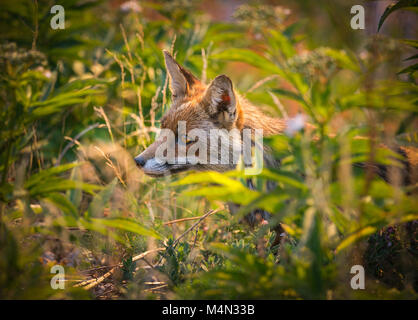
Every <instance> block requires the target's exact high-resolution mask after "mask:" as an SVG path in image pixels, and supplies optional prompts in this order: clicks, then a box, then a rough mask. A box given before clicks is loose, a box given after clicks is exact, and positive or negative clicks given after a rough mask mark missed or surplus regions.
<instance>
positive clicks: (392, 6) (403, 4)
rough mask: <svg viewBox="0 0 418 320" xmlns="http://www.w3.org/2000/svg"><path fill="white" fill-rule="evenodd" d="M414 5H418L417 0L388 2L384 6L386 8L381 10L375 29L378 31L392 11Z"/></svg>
mask: <svg viewBox="0 0 418 320" xmlns="http://www.w3.org/2000/svg"><path fill="white" fill-rule="evenodd" d="M416 6H418V0H399V1H398V2H397V3H395V4H390V5H389V6H387V7H386V10H385V11H384V12H383V14H382V16H381V17H380V20H379V25H378V28H377V31H380V28H381V27H382V25H383V22H385V20H386V18H387V17H388V16H389V15H390V14H391V13H393V12H394V11H396V10H399V9H402V8H407V7H416Z"/></svg>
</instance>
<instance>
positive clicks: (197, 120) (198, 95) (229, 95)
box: [135, 51, 286, 244]
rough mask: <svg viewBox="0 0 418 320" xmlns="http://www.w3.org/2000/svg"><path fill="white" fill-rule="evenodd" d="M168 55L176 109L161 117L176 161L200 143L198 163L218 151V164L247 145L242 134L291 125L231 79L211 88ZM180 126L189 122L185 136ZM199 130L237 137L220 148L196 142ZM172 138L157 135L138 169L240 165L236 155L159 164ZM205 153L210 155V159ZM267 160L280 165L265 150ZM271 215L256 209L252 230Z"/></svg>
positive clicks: (153, 172)
mask: <svg viewBox="0 0 418 320" xmlns="http://www.w3.org/2000/svg"><path fill="white" fill-rule="evenodd" d="M163 52H164V58H165V65H166V68H167V72H168V75H169V79H170V91H171V94H172V105H171V107H170V109H169V110H168V111H167V112H166V114H165V115H164V116H163V117H162V119H161V128H162V129H168V130H170V131H171V132H173V140H172V147H173V148H172V149H173V150H172V151H173V156H174V158H176V159H177V160H179V158H182V157H181V156H180V155H179V153H180V149H181V148H182V147H183V148H184V149H185V152H186V153H187V154H189V151H190V150H191V149H192V148H193V145H194V144H197V143H198V142H199V143H201V148H200V149H198V150H197V151H196V156H197V157H198V158H199V160H201V158H202V156H205V157H204V158H205V159H207V158H208V157H209V156H210V155H209V154H210V153H212V154H213V153H215V155H216V157H215V158H216V160H218V156H219V157H220V158H222V157H223V155H225V153H232V152H233V151H232V150H231V148H230V146H234V145H237V144H238V145H242V144H243V132H244V131H245V130H250V131H254V130H260V129H261V130H262V133H263V135H265V136H268V135H273V134H279V133H281V132H283V131H284V129H285V127H286V122H285V120H283V119H276V118H271V117H268V116H266V115H265V114H263V113H262V112H261V111H260V110H259V109H258V108H257V107H255V106H253V105H252V104H250V103H249V102H248V101H247V100H246V99H244V98H243V97H241V96H240V95H239V94H238V93H237V92H236V91H235V90H234V88H233V85H232V81H231V80H230V79H229V78H228V77H227V76H226V75H219V76H217V77H216V78H215V79H214V80H213V81H212V82H211V83H210V84H209V85H207V86H206V85H205V84H204V83H202V82H201V81H199V80H198V79H197V78H196V77H195V76H194V75H193V74H192V73H191V72H190V71H188V70H186V69H185V68H183V67H182V66H181V65H179V64H178V63H177V62H176V61H175V60H174V58H173V57H172V56H171V55H170V54H169V53H168V52H167V51H163ZM181 123H184V124H185V132H184V134H182V135H180V134H179V125H180V124H181ZM195 129H199V130H202V131H203V133H205V132H206V133H207V135H209V136H211V135H213V134H212V132H213V130H218V131H219V130H220V131H221V132H225V131H228V132H235V133H236V134H229V135H228V139H221V144H223V143H226V144H228V146H227V147H226V148H224V147H223V146H222V145H220V146H219V145H218V141H217V139H216V143H213V140H210V139H209V140H205V141H201V140H202V139H201V138H202V136H201V135H199V137H198V139H196V135H193V134H191V132H192V131H193V130H195ZM167 140H168V138H167V136H164V137H161V136H159V137H157V139H156V141H155V142H154V143H152V144H151V145H150V146H149V147H148V148H147V149H146V150H144V151H143V152H142V153H141V154H139V155H138V156H137V157H136V158H135V162H136V164H137V165H138V167H140V168H141V169H142V170H143V171H144V172H145V173H146V174H147V175H149V176H153V177H160V176H164V175H170V174H173V173H177V172H181V171H186V170H198V171H206V170H215V171H226V170H230V169H233V168H234V167H235V165H236V162H234V161H233V160H232V158H233V156H232V155H231V157H227V158H228V159H229V161H227V162H221V163H219V162H217V163H214V162H213V161H206V162H205V161H195V162H194V163H191V161H188V160H187V159H185V161H172V162H170V161H160V160H161V159H159V158H161V154H160V157H159V156H157V154H158V149H159V148H161V146H162V145H163V144H164V143H166V142H167ZM169 147H170V146H169ZM263 148H264V147H263ZM202 150H203V151H202ZM239 150H240V149H239ZM241 150H242V149H241ZM203 153H207V155H206V154H203ZM263 160H264V166H266V167H277V166H278V162H277V161H276V160H275V159H274V158H273V157H272V156H271V154H270V153H269V152H263ZM250 183H251V182H250ZM249 187H251V185H250V186H249ZM229 207H230V211H231V212H232V213H233V212H234V211H236V210H237V208H238V206H236V205H234V204H229ZM269 217H270V215H269V213H267V212H265V211H263V210H255V211H254V212H252V213H251V214H249V215H248V216H247V217H246V218H245V220H246V221H247V222H248V223H249V225H250V226H254V225H255V224H256V223H257V222H260V221H263V220H268V219H269ZM275 230H276V234H277V236H276V240H275V241H274V243H275V244H277V243H278V242H279V240H280V238H279V236H280V235H281V234H282V233H283V230H282V229H281V227H277V228H276V229H275Z"/></svg>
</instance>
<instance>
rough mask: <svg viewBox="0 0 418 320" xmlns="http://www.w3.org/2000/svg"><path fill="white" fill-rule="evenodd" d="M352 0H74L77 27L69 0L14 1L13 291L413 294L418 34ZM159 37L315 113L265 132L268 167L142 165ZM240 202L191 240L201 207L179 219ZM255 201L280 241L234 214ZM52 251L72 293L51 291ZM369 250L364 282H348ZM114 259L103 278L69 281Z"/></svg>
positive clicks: (5, 146) (1, 37)
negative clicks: (188, 169)
mask: <svg viewBox="0 0 418 320" xmlns="http://www.w3.org/2000/svg"><path fill="white" fill-rule="evenodd" d="M349 2H350V1H332V2H329V1H319V2H306V1H295V2H294V3H292V4H291V5H290V4H289V5H290V6H291V7H290V8H287V7H283V6H280V5H271V4H269V3H263V4H259V3H252V2H249V3H245V4H243V5H242V6H239V7H238V8H235V7H234V9H236V10H234V12H233V13H232V14H231V16H230V17H228V18H227V19H225V21H223V20H222V19H220V18H219V17H218V16H217V15H218V14H220V13H222V11H223V9H222V8H223V7H222V5H223V6H227V8H229V9H230V8H232V7H230V6H231V5H229V4H225V3H224V4H219V3H218V5H219V6H220V8H221V9H219V8H218V9H217V10H218V11H217V12H213V11H214V10H215V9H216V6H215V9H213V8H212V9H211V10H209V9H208V8H206V7H205V6H204V5H203V4H202V3H200V2H199V1H190V0H186V1H185V0H182V1H141V2H139V1H116V0H115V1H79V0H65V1H60V2H59V4H61V5H62V6H63V7H64V8H65V25H66V27H65V29H63V30H53V29H52V28H51V27H50V19H51V17H52V14H51V13H50V8H51V7H52V6H53V5H54V4H56V1H53V0H50V1H48V0H45V1H31V0H18V1H13V2H6V1H3V2H1V4H0V26H1V30H2V31H1V33H0V41H1V43H0V74H1V75H0V105H1V109H0V119H2V121H3V122H2V126H1V128H0V138H1V139H0V211H1V213H0V214H1V216H0V271H1V272H0V273H1V276H0V297H1V298H24V299H30V298H38V299H39V298H89V297H93V298H100V299H102V298H127V299H130V298H131V299H132V298H135V299H144V298H150V299H154V298H162V297H163V298H200V299H212V298H215V299H216V298H218V299H219V298H220V299H228V298H236V299H251V298H255V299H260V298H264V299H277V298H284V299H296V298H304V299H313V298H316V299H345V298H347V299H350V298H351V299H352V298H365V299H370V298H409V299H411V298H416V291H417V279H418V276H417V273H416V270H417V268H416V261H417V252H416V244H417V239H416V226H417V224H416V220H417V218H418V216H417V212H416V208H417V205H418V203H417V197H416V184H415V185H405V186H404V185H402V184H401V183H400V180H402V178H403V177H401V175H402V172H404V171H405V163H404V161H402V158H401V157H400V155H399V153H398V152H396V151H397V147H399V146H402V147H410V148H415V150H416V148H417V142H418V139H417V132H416V128H417V118H416V115H417V110H418V109H417V85H416V76H415V71H416V64H413V65H409V63H410V61H414V60H415V59H416V52H415V54H413V55H410V52H411V47H412V49H413V50H415V51H416V40H414V39H409V38H408V39H404V38H405V37H394V36H393V35H392V34H391V32H389V31H390V30H389V31H388V32H385V34H384V35H376V34H372V33H367V34H366V33H361V31H354V30H351V29H350V28H349V27H348V26H349V19H350V17H351V16H350V14H349V8H350V3H349ZM322 4H323V5H322ZM355 4H357V3H355ZM285 5H286V4H285ZM411 7H412V8H413V9H414V10H416V2H414V1H402V0H401V1H398V3H397V5H395V6H390V7H389V8H388V9H387V10H386V11H384V13H383V16H382V17H381V18H380V22H376V26H375V28H376V29H377V27H379V28H381V27H382V26H386V24H389V23H390V18H388V17H390V16H391V15H395V14H397V12H399V11H398V10H401V11H402V10H404V9H408V10H410V9H411ZM98 17H100V19H98ZM308 17H309V18H312V19H308V20H307V19H306V18H308ZM314 17H315V18H314ZM342 21H344V23H342ZM312 24H314V26H315V28H313V27H312ZM330 26H334V27H330ZM325 34H326V35H327V36H324V35H325ZM163 48H165V49H168V50H171V51H172V52H173V53H174V54H176V59H177V61H178V62H180V63H181V64H183V65H184V66H185V67H186V68H188V69H190V70H191V71H192V72H193V73H194V74H195V75H197V76H199V77H201V78H203V80H204V81H207V80H209V79H212V78H214V77H215V76H216V75H218V74H220V73H228V74H230V75H231V78H232V79H233V80H234V84H235V87H236V88H237V90H238V91H240V92H241V93H242V94H243V95H244V96H245V97H246V98H247V99H249V100H250V101H252V102H253V103H254V104H256V105H259V106H262V107H263V108H264V109H265V110H266V112H267V113H270V114H273V115H276V116H281V117H289V118H288V119H289V123H290V124H291V123H292V119H295V118H294V117H295V116H297V114H299V113H302V114H304V116H305V118H304V119H305V120H304V121H306V122H309V123H310V124H311V125H312V126H311V127H310V129H309V130H308V128H305V129H303V130H298V129H295V130H293V131H292V130H291V131H289V132H287V135H280V136H274V137H270V138H268V139H266V140H265V143H266V144H269V146H270V147H271V149H272V150H273V153H274V155H275V156H276V157H277V158H279V159H280V160H281V166H280V168H269V169H267V168H265V169H264V170H263V172H262V173H261V174H260V175H257V176H252V177H249V176H245V175H244V174H243V172H242V170H241V169H240V168H238V169H237V170H235V171H232V172H228V173H224V174H221V173H216V172H210V173H191V174H183V175H180V177H173V178H169V179H151V178H148V177H145V176H144V175H143V174H142V173H141V172H140V171H139V170H138V169H137V168H136V167H135V164H134V163H133V160H132V158H133V156H134V155H136V154H138V153H139V152H140V151H141V150H143V149H144V148H145V147H146V146H147V145H149V144H150V143H151V142H152V140H153V138H154V136H155V134H156V132H157V130H158V127H159V119H160V117H161V115H162V114H163V112H164V111H165V110H166V109H167V108H168V107H169V104H170V96H169V94H168V91H169V90H167V75H166V71H165V68H164V60H163V55H162V52H161V49H163ZM405 54H406V55H407V56H406V60H405V61H403V60H402V59H403V58H404V55H405ZM237 65H238V66H239V67H238V68H237ZM399 70H401V71H399ZM255 83H256V84H257V85H254V84H255ZM283 106H286V107H283ZM367 162H370V163H373V164H374V166H366V167H365V168H362V164H364V163H367ZM388 168H389V169H388ZM383 178H385V179H383ZM248 179H252V180H253V185H254V186H256V189H255V190H252V189H251V190H250V189H248V188H247V183H246V181H247V180H248ZM172 180H175V183H172ZM267 181H274V182H275V183H276V188H275V189H274V190H271V191H267V188H266V183H267ZM231 200H233V201H234V202H236V203H237V204H241V205H242V206H241V211H240V212H239V214H238V215H236V216H233V217H232V216H230V215H229V213H228V212H227V211H226V210H221V211H219V212H217V213H216V214H213V215H211V216H210V217H208V218H206V219H205V220H203V221H202V222H201V223H200V224H199V225H198V226H197V227H196V228H195V229H193V230H191V232H189V233H187V234H186V235H185V236H184V237H181V236H182V235H183V233H184V232H185V231H186V230H187V229H188V228H189V227H190V226H191V225H192V224H193V223H194V222H195V221H191V222H188V221H182V222H180V223H173V224H167V221H169V220H175V219H181V218H191V217H195V216H201V215H202V214H204V213H205V212H207V211H208V210H209V209H210V208H215V207H218V206H219V205H220V203H221V202H222V201H231ZM255 208H262V209H265V210H267V211H269V212H271V213H272V215H273V217H272V220H271V221H270V225H269V226H272V225H274V224H275V223H277V222H279V221H280V222H283V228H284V229H285V231H286V240H285V241H284V242H282V243H281V244H279V245H278V246H276V247H271V244H272V242H273V239H274V232H273V231H270V229H269V226H265V225H262V226H258V227H256V228H255V229H250V228H249V227H247V226H246V225H243V224H241V223H240V222H239V221H240V219H241V218H242V217H244V216H245V215H246V214H247V213H248V212H250V211H251V210H253V209H255ZM179 237H181V238H179ZM176 239H180V240H178V241H177V240H176ZM389 244H390V245H389ZM157 248H162V249H161V251H160V252H159V253H155V254H149V256H146V257H142V258H141V259H139V261H137V260H136V259H135V256H136V255H138V254H140V253H143V252H145V251H147V250H151V251H152V250H155V249H157ZM55 264H61V265H63V266H65V270H66V279H67V280H68V281H67V282H66V289H65V290H52V289H51V287H50V280H51V277H52V276H53V274H51V273H50V267H51V266H53V265H55ZM119 264H120V265H119ZM355 264H362V265H364V266H365V268H366V271H367V273H368V276H367V278H366V288H367V289H366V290H365V291H364V292H358V291H353V290H352V289H351V288H350V287H349V282H350V277H351V276H352V275H350V273H349V271H350V267H351V266H352V265H355ZM113 266H120V268H119V269H118V270H117V272H114V273H113V274H112V276H111V277H109V278H107V280H105V281H104V282H103V283H100V284H98V285H96V286H94V287H93V289H91V290H90V291H85V290H83V289H81V288H73V287H72V285H73V282H72V281H74V282H78V281H81V280H87V281H90V280H92V279H95V278H99V277H100V276H103V275H105V274H106V272H108V271H109V270H115V269H112V267H113Z"/></svg>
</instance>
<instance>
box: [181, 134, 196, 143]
mask: <svg viewBox="0 0 418 320" xmlns="http://www.w3.org/2000/svg"><path fill="white" fill-rule="evenodd" d="M195 141H196V140H194V139H192V138H190V137H188V136H187V134H183V135H181V136H180V137H179V143H181V144H186V145H188V144H191V143H193V142H195Z"/></svg>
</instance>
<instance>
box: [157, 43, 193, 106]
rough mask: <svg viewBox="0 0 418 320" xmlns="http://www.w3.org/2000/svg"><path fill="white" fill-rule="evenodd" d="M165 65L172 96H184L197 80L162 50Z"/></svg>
mask: <svg viewBox="0 0 418 320" xmlns="http://www.w3.org/2000/svg"><path fill="white" fill-rule="evenodd" d="M163 53H164V61H165V66H166V68H167V72H168V75H169V77H170V91H171V93H172V95H173V98H174V99H176V98H182V97H184V96H186V95H187V94H188V93H189V91H190V89H191V88H192V87H193V86H194V85H195V84H196V83H198V82H199V80H198V79H197V78H196V77H195V76H194V75H193V74H192V73H191V72H190V71H188V70H186V69H185V68H183V67H182V66H181V65H180V64H178V63H177V61H176V60H174V58H173V57H172V56H171V54H170V53H169V52H168V51H167V50H163Z"/></svg>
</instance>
